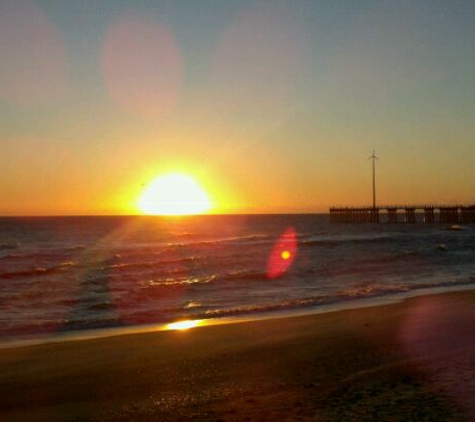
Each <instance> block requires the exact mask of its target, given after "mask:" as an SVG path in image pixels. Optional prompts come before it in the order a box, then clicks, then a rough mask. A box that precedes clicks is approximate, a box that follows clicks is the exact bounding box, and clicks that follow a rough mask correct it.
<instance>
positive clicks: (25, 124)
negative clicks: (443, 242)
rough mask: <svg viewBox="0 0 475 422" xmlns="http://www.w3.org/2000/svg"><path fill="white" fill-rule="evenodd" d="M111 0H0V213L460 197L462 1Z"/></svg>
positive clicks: (270, 208) (465, 130) (469, 90)
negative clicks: (189, 189) (186, 190)
mask: <svg viewBox="0 0 475 422" xmlns="http://www.w3.org/2000/svg"><path fill="white" fill-rule="evenodd" d="M126 3H127V2H114V1H110V2H104V4H101V5H99V6H97V7H96V9H93V10H91V8H90V7H86V6H84V5H81V4H72V3H69V2H47V1H37V2H33V1H30V0H21V1H13V0H8V1H4V2H2V3H1V5H0V39H2V43H1V44H0V55H1V56H2V57H5V58H7V60H3V59H2V63H1V64H0V168H1V169H2V177H1V178H0V198H1V199H0V215H60V214H66V215H71V214H74V215H78V214H87V215H89V214H135V213H137V212H138V208H137V200H138V198H139V196H140V194H141V192H142V190H143V188H144V186H143V185H144V184H145V185H146V184H147V183H149V182H151V181H152V180H153V179H154V178H156V177H157V176H160V175H163V174H166V173H169V172H182V173H187V174H190V175H191V176H193V177H195V178H196V180H197V181H198V182H199V183H200V185H201V186H202V187H203V188H204V189H205V190H206V191H207V192H208V194H209V196H210V198H211V200H212V202H213V203H214V204H215V207H214V209H213V210H212V212H215V213H227V212H231V213H244V212H253V213H254V212H264V213H278V212H282V213H285V212H325V211H327V209H328V206H329V205H338V204H350V205H361V204H368V203H370V202H371V164H370V161H368V160H367V157H369V156H370V155H371V151H372V150H373V149H375V150H376V153H377V154H378V155H379V157H380V160H379V162H378V165H377V176H378V179H377V180H378V182H377V188H378V202H380V203H381V202H385V203H407V202H439V203H441V202H462V203H475V170H474V169H475V166H473V150H474V146H473V145H474V144H473V142H474V139H473V133H475V130H474V129H475V127H474V126H475V123H474V122H475V115H474V114H475V107H474V105H475V104H474V102H475V100H474V98H475V95H474V94H475V86H474V83H473V74H475V55H474V54H473V48H474V40H475V30H474V27H473V25H472V22H473V21H472V20H471V17H472V18H473V16H474V6H473V4H471V3H470V2H460V3H457V5H441V4H439V5H437V4H433V3H432V2H422V1H421V2H414V3H410V4H409V3H408V2H404V4H402V3H401V4H398V5H394V4H393V3H392V2H391V3H390V2H388V3H385V2H381V3H380V4H375V3H374V2H369V1H368V2H366V1H362V2H357V4H356V2H350V1H348V2H341V3H338V4H321V3H320V2H315V3H314V2H304V1H301V2H299V1H297V2H286V1H276V2H268V1H248V0H242V1H225V0H223V1H219V2H217V1H214V0H210V1H208V2H206V1H205V2H194V1H191V0H190V1H185V0H184V1H182V2H177V4H171V3H170V2H160V1H158V2H153V4H150V2H147V1H135V2H132V1H130V2H129V3H128V4H126ZM198 3H199V4H198ZM329 3H332V2H329Z"/></svg>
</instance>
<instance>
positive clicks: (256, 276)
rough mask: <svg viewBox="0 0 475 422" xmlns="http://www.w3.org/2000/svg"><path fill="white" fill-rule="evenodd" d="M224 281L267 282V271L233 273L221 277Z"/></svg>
mask: <svg viewBox="0 0 475 422" xmlns="http://www.w3.org/2000/svg"><path fill="white" fill-rule="evenodd" d="M220 279H221V280H224V281H236V280H249V281H260V280H267V279H268V277H267V273H266V272H265V271H246V270H243V271H231V272H228V273H226V274H223V275H221V276H220Z"/></svg>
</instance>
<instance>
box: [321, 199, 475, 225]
mask: <svg viewBox="0 0 475 422" xmlns="http://www.w3.org/2000/svg"><path fill="white" fill-rule="evenodd" d="M330 222H331V223H347V224H358V223H373V224H378V223H381V222H387V223H393V224H395V223H407V224H415V223H425V224H434V223H441V224H459V223H460V224H475V205H454V204H443V205H441V204H417V205H395V204H393V205H384V206H383V205H378V206H377V207H372V206H364V207H346V206H335V207H330Z"/></svg>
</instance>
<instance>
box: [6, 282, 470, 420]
mask: <svg viewBox="0 0 475 422" xmlns="http://www.w3.org/2000/svg"><path fill="white" fill-rule="evenodd" d="M472 419H473V420H475V292H472V291H465V292H458V293H450V294H442V295H432V296H424V297H417V298H413V299H409V300H406V301H405V302H403V303H398V304H393V305H385V306H380V307H373V308H366V309H358V310H348V311H342V312H335V313H330V314H322V315H312V316H305V317H292V318H283V319H275V320H267V321H257V322H247V323H240V324H230V325H221V326H211V327H199V328H194V329H191V330H188V331H181V332H178V331H170V332H156V333H147V334H133V335H123V336H117V337H109V338H104V339H95V340H85V341H69V342H64V343H56V344H49V345H48V344H46V345H39V346H29V347H21V348H12V349H4V350H0V420H1V421H8V420H22V421H23V420H35V421H36V420H156V421H167V420H176V421H182V420H230V421H241V420H272V421H281V420H401V421H407V420H437V421H440V420H472Z"/></svg>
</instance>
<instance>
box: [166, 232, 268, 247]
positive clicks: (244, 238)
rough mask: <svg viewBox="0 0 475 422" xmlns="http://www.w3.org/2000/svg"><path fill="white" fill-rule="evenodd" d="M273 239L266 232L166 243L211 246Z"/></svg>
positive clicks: (176, 245)
mask: <svg viewBox="0 0 475 422" xmlns="http://www.w3.org/2000/svg"><path fill="white" fill-rule="evenodd" d="M273 239H275V237H274V236H271V235H266V234H252V235H245V236H231V237H223V238H216V239H209V240H200V241H196V242H169V243H166V246H167V247H168V248H183V247H189V246H213V245H217V244H222V243H236V244H249V243H264V242H269V241H271V240H273Z"/></svg>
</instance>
